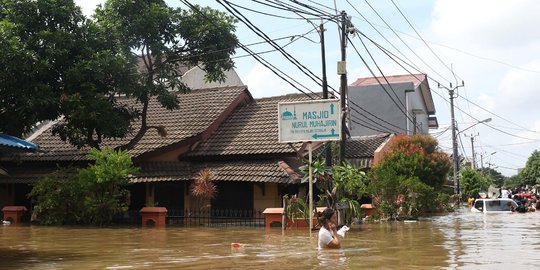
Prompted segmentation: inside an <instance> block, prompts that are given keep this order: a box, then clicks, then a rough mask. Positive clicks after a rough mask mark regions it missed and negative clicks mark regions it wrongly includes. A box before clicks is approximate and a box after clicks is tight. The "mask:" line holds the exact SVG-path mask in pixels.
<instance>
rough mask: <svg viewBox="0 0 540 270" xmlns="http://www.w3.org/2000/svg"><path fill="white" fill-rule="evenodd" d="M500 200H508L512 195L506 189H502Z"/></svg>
mask: <svg viewBox="0 0 540 270" xmlns="http://www.w3.org/2000/svg"><path fill="white" fill-rule="evenodd" d="M501 198H508V199H511V198H512V194H511V193H510V191H509V190H508V189H507V188H506V187H503V188H502V189H501Z"/></svg>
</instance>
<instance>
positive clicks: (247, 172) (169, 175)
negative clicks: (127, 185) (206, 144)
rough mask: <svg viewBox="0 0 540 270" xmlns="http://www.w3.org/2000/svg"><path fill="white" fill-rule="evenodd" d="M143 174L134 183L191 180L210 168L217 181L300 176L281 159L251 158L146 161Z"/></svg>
mask: <svg viewBox="0 0 540 270" xmlns="http://www.w3.org/2000/svg"><path fill="white" fill-rule="evenodd" d="M141 168H142V170H141V173H140V174H138V175H136V176H134V177H132V178H131V182H132V183H145V182H161V181H188V180H193V179H194V178H195V176H196V174H197V173H198V172H199V171H200V170H202V169H204V168H209V169H210V170H211V171H212V173H213V174H214V178H213V180H215V181H246V182H264V183H294V182H296V181H297V180H298V179H299V176H298V175H297V174H296V173H294V172H291V171H290V170H289V167H288V165H287V164H286V163H285V162H283V161H279V160H248V161H235V162H212V163H190V162H176V161H171V162H161V161H155V162H145V164H142V165H141Z"/></svg>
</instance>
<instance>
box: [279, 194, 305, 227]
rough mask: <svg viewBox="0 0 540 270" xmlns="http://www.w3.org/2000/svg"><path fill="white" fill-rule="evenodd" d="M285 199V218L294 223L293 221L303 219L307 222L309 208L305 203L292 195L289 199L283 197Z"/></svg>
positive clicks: (287, 196) (286, 196)
mask: <svg viewBox="0 0 540 270" xmlns="http://www.w3.org/2000/svg"><path fill="white" fill-rule="evenodd" d="M283 199H285V205H286V207H285V216H286V217H287V218H288V219H289V220H291V221H292V222H294V219H298V218H303V219H305V220H306V221H309V206H308V205H307V204H306V202H305V201H304V200H303V199H302V198H300V197H297V196H296V195H292V196H291V197H290V198H289V195H285V196H283Z"/></svg>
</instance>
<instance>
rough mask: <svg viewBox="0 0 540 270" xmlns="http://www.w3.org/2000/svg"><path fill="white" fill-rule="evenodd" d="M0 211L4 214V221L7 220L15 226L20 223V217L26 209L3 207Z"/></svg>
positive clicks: (22, 207) (21, 207)
mask: <svg viewBox="0 0 540 270" xmlns="http://www.w3.org/2000/svg"><path fill="white" fill-rule="evenodd" d="M2 211H3V212H4V220H9V221H11V224H12V225H17V223H21V217H22V215H23V214H24V212H26V207H24V206H4V208H2Z"/></svg>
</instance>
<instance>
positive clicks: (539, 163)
mask: <svg viewBox="0 0 540 270" xmlns="http://www.w3.org/2000/svg"><path fill="white" fill-rule="evenodd" d="M519 177H520V178H521V180H522V182H521V183H520V184H521V185H522V186H524V185H535V184H540V152H539V151H536V150H535V151H534V152H533V153H532V154H531V156H530V157H529V159H527V163H526V164H525V168H523V170H521V172H520V173H519Z"/></svg>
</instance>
